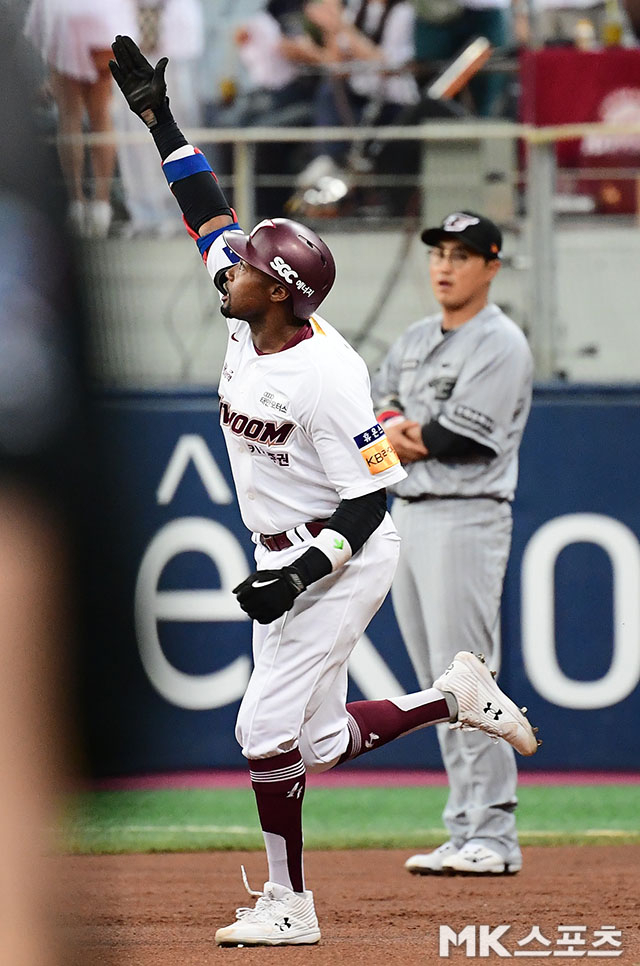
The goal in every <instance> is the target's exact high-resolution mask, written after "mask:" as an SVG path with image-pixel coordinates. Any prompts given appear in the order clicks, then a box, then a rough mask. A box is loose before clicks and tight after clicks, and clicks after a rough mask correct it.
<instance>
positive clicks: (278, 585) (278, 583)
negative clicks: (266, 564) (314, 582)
mask: <svg viewBox="0 0 640 966" xmlns="http://www.w3.org/2000/svg"><path fill="white" fill-rule="evenodd" d="M305 589H306V584H305V582H304V581H303V579H302V577H301V576H300V574H299V573H298V571H297V570H296V569H295V567H282V568H281V569H280V570H256V572H255V573H253V574H250V575H249V576H248V577H247V579H246V580H243V581H242V583H241V584H238V586H237V587H234V588H233V593H234V594H235V595H236V597H237V598H238V603H239V604H240V606H241V607H242V609H243V611H244V612H245V613H246V614H248V615H249V617H250V618H251V619H252V620H254V621H258V623H259V624H270V623H271V621H274V620H276V618H277V617H282V615H283V614H284V613H285V611H288V610H290V609H291V606H292V604H293V602H294V600H295V599H296V597H297V596H298V595H299V594H301V593H302V591H303V590H305Z"/></svg>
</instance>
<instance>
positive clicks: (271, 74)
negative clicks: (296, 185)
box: [235, 0, 331, 125]
mask: <svg viewBox="0 0 640 966" xmlns="http://www.w3.org/2000/svg"><path fill="white" fill-rule="evenodd" d="M307 6H308V3H307V2H306V0H268V3H267V5H266V7H265V9H264V10H261V11H259V12H258V13H256V14H254V15H253V16H252V17H250V18H249V19H248V20H246V21H245V22H244V23H242V24H241V26H240V27H238V29H237V30H236V34H235V42H236V44H237V46H238V51H239V57H240V62H241V64H242V68H243V70H244V71H245V73H246V76H247V77H248V79H249V82H250V85H251V87H250V91H249V93H248V95H247V98H246V102H245V106H244V110H243V112H242V114H241V117H240V123H244V124H252V123H260V124H274V125H276V124H277V125H282V124H287V123H289V124H309V123H310V122H311V121H312V119H313V112H312V108H311V103H312V100H313V96H314V90H315V87H316V86H317V83H318V79H319V76H320V75H319V72H318V68H320V67H322V66H323V65H324V64H326V63H328V62H329V61H330V59H331V54H330V52H329V51H328V49H327V48H326V47H323V46H322V44H320V43H317V42H316V41H315V40H314V39H313V38H312V37H311V35H310V34H309V32H308V30H307V28H306V24H305V16H304V10H305V8H306V7H307ZM314 68H315V70H314Z"/></svg>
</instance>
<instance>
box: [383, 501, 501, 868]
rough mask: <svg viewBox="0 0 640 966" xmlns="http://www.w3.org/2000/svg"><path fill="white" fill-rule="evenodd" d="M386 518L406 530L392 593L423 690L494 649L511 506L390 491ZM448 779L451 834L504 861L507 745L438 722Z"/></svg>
mask: <svg viewBox="0 0 640 966" xmlns="http://www.w3.org/2000/svg"><path fill="white" fill-rule="evenodd" d="M392 516H393V520H394V523H395V525H396V527H397V529H398V532H399V534H400V536H401V538H402V545H401V552H400V562H399V564H398V569H397V571H396V575H395V578H394V581H393V585H392V591H391V593H392V600H393V605H394V608H395V612H396V617H397V620H398V624H399V626H400V630H401V632H402V636H403V638H404V641H405V645H406V647H407V651H408V653H409V657H410V658H411V661H412V663H413V667H414V669H415V672H416V676H417V678H418V682H419V684H420V687H421V688H427V687H431V685H432V684H433V681H434V679H435V678H436V677H438V675H439V674H440V673H441V672H442V671H444V669H445V668H446V667H447V665H448V664H450V663H451V660H452V659H453V656H454V655H455V653H456V652H457V651H460V650H467V651H469V650H471V651H475V652H479V651H480V652H482V653H483V654H484V655H485V657H486V659H487V663H488V664H489V667H490V668H491V669H492V670H494V669H497V667H498V663H499V657H500V620H499V618H500V600H501V597H502V587H503V582H504V574H505V570H506V566H507V561H508V558H509V551H510V547H511V530H512V518H511V506H510V504H509V503H507V502H503V503H500V502H498V501H496V500H491V499H486V498H480V497H478V498H471V499H430V500H424V501H422V502H417V503H407V502H405V501H404V500H402V499H399V498H396V500H395V501H394V505H393V511H392ZM437 732H438V740H439V743H440V750H441V753H442V759H443V762H444V766H445V768H446V770H447V776H448V779H449V789H450V791H449V798H448V801H447V804H446V807H445V810H444V813H443V819H444V823H445V825H446V827H447V829H448V830H449V834H450V838H451V840H452V842H453V843H454V844H455V845H457V846H458V847H460V846H461V845H462V844H463V843H464V842H468V841H473V843H474V844H482V845H485V846H487V847H489V848H491V849H494V850H495V851H496V852H498V853H499V854H500V855H501V856H502V857H503V858H505V859H513V858H514V857H515V856H517V855H519V847H518V839H517V833H516V823H515V815H514V810H515V806H516V803H517V797H516V783H517V769H516V763H515V755H514V751H513V749H512V748H511V747H510V745H508V744H507V743H506V742H504V741H499V742H498V743H495V742H494V741H492V739H491V738H489V736H488V735H486V734H484V733H483V732H480V731H451V730H450V728H449V726H448V725H446V724H441V725H438V726H437Z"/></svg>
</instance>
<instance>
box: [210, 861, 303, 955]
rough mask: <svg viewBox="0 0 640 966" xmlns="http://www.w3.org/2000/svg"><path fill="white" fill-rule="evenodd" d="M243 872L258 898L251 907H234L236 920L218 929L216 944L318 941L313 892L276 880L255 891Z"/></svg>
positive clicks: (281, 944)
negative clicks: (260, 890) (300, 890)
mask: <svg viewBox="0 0 640 966" xmlns="http://www.w3.org/2000/svg"><path fill="white" fill-rule="evenodd" d="M242 874H243V878H244V882H245V886H246V888H247V891H248V892H249V894H250V895H252V896H257V898H258V901H257V902H256V904H255V906H254V908H253V909H250V908H247V907H242V908H240V909H236V921H235V922H232V923H231V925H230V926H224V927H223V928H222V929H218V931H217V932H216V935H215V941H216V944H217V945H218V946H301V945H311V944H313V943H317V942H319V940H320V929H319V928H318V919H317V917H316V912H315V908H314V905H313V893H312V892H309V891H306V892H302V893H300V892H292V891H291V889H287V887H286V886H283V885H278V884H277V883H276V882H265V885H264V892H257V891H255V890H254V889H250V888H249V885H248V883H247V879H246V875H245V872H244V869H243V870H242Z"/></svg>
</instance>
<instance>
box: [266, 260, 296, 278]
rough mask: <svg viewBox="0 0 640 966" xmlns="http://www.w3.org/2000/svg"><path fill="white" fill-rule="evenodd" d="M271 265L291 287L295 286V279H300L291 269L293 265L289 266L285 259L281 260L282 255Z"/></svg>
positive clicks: (271, 262)
mask: <svg viewBox="0 0 640 966" xmlns="http://www.w3.org/2000/svg"><path fill="white" fill-rule="evenodd" d="M269 264H270V265H271V268H273V269H275V271H276V272H277V273H278V275H281V276H282V278H283V279H284V280H285V282H288V283H289V285H293V280H294V278H298V273H297V272H296V271H294V269H293V268H291V265H287V263H286V262H285V260H284V258H281V257H280V255H276V256H275V258H274V259H273V260H272V261H270V262H269Z"/></svg>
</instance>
